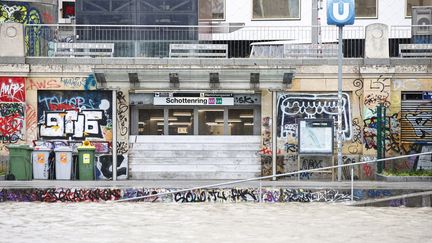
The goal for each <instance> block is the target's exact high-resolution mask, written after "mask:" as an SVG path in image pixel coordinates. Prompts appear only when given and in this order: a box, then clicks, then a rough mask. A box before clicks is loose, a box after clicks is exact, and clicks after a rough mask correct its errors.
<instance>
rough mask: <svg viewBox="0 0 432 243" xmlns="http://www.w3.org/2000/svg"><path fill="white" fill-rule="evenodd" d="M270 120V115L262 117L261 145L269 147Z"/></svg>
mask: <svg viewBox="0 0 432 243" xmlns="http://www.w3.org/2000/svg"><path fill="white" fill-rule="evenodd" d="M271 122H272V119H271V118H270V117H264V118H263V119H262V132H261V133H262V134H261V136H262V145H263V147H268V148H271V146H272V141H271Z"/></svg>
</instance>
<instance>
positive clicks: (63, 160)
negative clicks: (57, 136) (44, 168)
mask: <svg viewBox="0 0 432 243" xmlns="http://www.w3.org/2000/svg"><path fill="white" fill-rule="evenodd" d="M54 152H55V163H56V164H55V168H56V169H55V173H56V179H57V180H70V179H71V174H72V148H69V147H58V148H55V149H54Z"/></svg>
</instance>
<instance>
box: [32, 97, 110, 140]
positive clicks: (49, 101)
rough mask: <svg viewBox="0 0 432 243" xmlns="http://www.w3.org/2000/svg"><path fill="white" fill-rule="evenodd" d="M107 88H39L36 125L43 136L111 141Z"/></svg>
mask: <svg viewBox="0 0 432 243" xmlns="http://www.w3.org/2000/svg"><path fill="white" fill-rule="evenodd" d="M111 100H112V95H111V92H109V91H98V92H88V91H87V92H86V91H45V90H44V91H39V92H38V103H39V104H38V116H39V119H38V125H39V135H40V136H41V137H43V138H61V139H68V138H74V139H85V138H87V137H92V138H98V139H102V138H104V140H105V141H111V140H112V107H111Z"/></svg>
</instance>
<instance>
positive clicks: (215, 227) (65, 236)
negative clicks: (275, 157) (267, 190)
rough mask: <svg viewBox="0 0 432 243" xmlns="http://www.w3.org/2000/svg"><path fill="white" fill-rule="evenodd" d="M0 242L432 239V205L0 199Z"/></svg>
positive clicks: (399, 240) (377, 240) (422, 240)
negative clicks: (29, 201) (18, 200)
mask: <svg viewBox="0 0 432 243" xmlns="http://www.w3.org/2000/svg"><path fill="white" fill-rule="evenodd" d="M0 242H382V243H383V242H411V243H414V242H422V243H423V242H432V208H404V207H401V208H374V207H350V206H347V205H344V204H326V203H274V204H271V203H202V204H201V203H196V204H195V203H191V204H176V203H142V202H140V203H112V202H107V203H12V202H6V203H0Z"/></svg>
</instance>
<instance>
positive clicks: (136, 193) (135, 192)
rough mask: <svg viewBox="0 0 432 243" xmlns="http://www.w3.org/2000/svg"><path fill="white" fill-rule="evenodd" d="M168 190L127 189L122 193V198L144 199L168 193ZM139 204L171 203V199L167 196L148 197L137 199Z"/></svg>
mask: <svg viewBox="0 0 432 243" xmlns="http://www.w3.org/2000/svg"><path fill="white" fill-rule="evenodd" d="M170 191H171V190H170V189H151V188H143V189H136V188H128V189H125V190H124V191H123V198H136V197H145V196H150V195H155V194H160V193H167V192H170ZM138 201H140V202H172V197H169V196H154V197H148V198H144V199H139V200H138Z"/></svg>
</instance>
